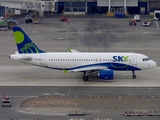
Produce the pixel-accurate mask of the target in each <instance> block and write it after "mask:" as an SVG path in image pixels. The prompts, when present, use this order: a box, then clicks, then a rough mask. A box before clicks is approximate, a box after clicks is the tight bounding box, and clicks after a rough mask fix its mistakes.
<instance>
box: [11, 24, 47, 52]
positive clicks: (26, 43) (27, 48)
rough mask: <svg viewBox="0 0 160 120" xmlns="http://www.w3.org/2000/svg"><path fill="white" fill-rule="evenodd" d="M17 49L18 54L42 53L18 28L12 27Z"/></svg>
mask: <svg viewBox="0 0 160 120" xmlns="http://www.w3.org/2000/svg"><path fill="white" fill-rule="evenodd" d="M13 32H14V37H15V40H16V44H17V49H18V52H19V53H20V54H31V53H44V52H43V51H42V50H40V49H39V48H38V47H37V46H36V45H35V44H34V43H33V42H32V40H31V39H30V38H29V37H28V35H27V34H26V33H25V32H24V31H23V30H22V29H21V28H20V27H18V26H15V27H13Z"/></svg>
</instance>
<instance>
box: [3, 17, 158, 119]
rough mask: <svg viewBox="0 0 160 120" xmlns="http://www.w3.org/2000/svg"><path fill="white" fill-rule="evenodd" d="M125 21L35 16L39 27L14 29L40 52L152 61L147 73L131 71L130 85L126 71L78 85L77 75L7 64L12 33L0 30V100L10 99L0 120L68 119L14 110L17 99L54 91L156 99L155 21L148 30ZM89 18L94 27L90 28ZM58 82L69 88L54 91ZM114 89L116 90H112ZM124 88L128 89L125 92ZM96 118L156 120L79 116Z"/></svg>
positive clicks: (21, 64) (57, 88)
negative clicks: (143, 57) (111, 55)
mask: <svg viewBox="0 0 160 120" xmlns="http://www.w3.org/2000/svg"><path fill="white" fill-rule="evenodd" d="M129 19H130V18H129ZM129 19H114V18H111V17H109V18H106V17H95V16H91V17H84V18H83V17H72V16H70V23H65V22H60V21H59V18H58V17H53V18H41V20H42V23H41V24H24V23H23V24H20V26H21V27H22V28H23V29H24V30H25V31H26V33H27V34H28V35H29V36H30V37H31V38H32V39H33V41H34V42H35V43H36V44H37V46H39V47H40V48H41V49H42V50H44V51H52V52H54V51H55V52H56V51H60V52H61V51H62V52H64V51H67V50H68V48H73V49H77V50H78V51H82V52H86V51H94V52H138V53H142V54H145V55H147V56H149V57H150V58H151V59H153V60H154V61H156V62H157V67H156V68H155V69H153V70H149V71H141V72H136V74H137V79H136V80H135V81H133V79H132V78H131V73H128V72H127V73H126V72H124V73H123V72H122V73H121V72H117V73H116V75H115V80H114V81H110V82H103V81H100V80H99V79H97V78H94V79H93V78H92V79H91V81H89V82H87V83H86V82H85V83H84V82H83V81H82V74H81V73H71V74H70V73H69V74H68V73H67V75H64V74H63V73H62V72H59V71H58V72H57V71H52V70H46V69H44V68H38V67H35V66H34V67H33V66H30V65H27V64H23V63H20V62H18V61H14V60H10V59H8V56H9V55H10V54H12V53H14V51H16V50H17V49H16V46H15V42H14V38H13V34H12V31H7V32H5V31H0V68H1V70H0V76H1V77H0V81H1V82H0V83H1V86H11V87H0V95H1V97H2V96H3V95H4V94H7V95H9V96H11V100H12V102H13V107H11V108H0V111H1V112H0V119H7V118H22V119H23V120H33V119H36V118H44V119H46V120H51V119H56V120H66V119H68V118H73V117H68V116H53V115H37V114H28V113H23V112H21V111H19V106H20V104H21V102H22V101H23V100H25V99H28V98H30V97H32V96H40V95H44V94H46V93H49V94H50V95H55V94H57V93H60V94H58V95H66V96H73V97H87V96H95V95H96V96H106V97H119V96H121V97H139V98H141V97H142V98H144V97H146V98H153V99H157V100H159V81H160V76H159V75H160V74H159V65H160V54H159V53H160V49H159V46H160V42H159V29H158V26H159V24H160V23H159V22H158V23H156V22H154V24H153V25H151V26H150V27H143V26H142V22H143V21H144V20H146V19H147V18H146V17H145V18H144V19H143V20H142V21H141V22H139V23H137V26H128V20H129ZM93 20H94V24H92V23H93ZM91 33H92V34H91ZM59 84H62V85H60V86H69V87H55V86H59ZM85 84H87V85H86V86H87V87H78V85H80V86H85ZM29 85H32V87H26V86H29ZM90 85H91V86H94V88H92V87H88V86H90ZM120 85H121V88H117V86H120ZM134 85H135V86H134ZM12 86H23V87H12ZM38 86H44V87H38ZM48 86H54V87H48ZM71 86H76V87H71ZM95 86H97V87H95ZM99 86H103V87H104V88H102V87H99ZM106 86H107V87H109V88H107V87H106ZM111 86H112V87H111ZM127 86H128V88H126V87H127ZM133 86H134V87H133ZM136 86H137V87H136ZM141 86H143V88H141ZM124 87H125V88H124ZM129 87H131V88H129ZM102 104H103V103H102ZM157 108H158V109H160V106H159V105H157ZM97 117H99V118H102V117H103V118H104V117H105V118H112V119H113V120H122V119H123V120H128V119H131V120H139V119H142V120H143V119H144V120H150V119H153V120H158V119H159V117H158V116H157V117H153V116H152V117H147V116H142V117H129V118H128V117H125V116H123V115H119V114H114V113H113V114H97V115H96V114H91V115H87V116H85V117H82V118H86V119H87V120H91V119H93V118H97Z"/></svg>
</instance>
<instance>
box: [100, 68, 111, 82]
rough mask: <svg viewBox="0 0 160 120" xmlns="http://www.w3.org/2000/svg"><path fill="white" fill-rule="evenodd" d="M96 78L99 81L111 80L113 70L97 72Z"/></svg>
mask: <svg viewBox="0 0 160 120" xmlns="http://www.w3.org/2000/svg"><path fill="white" fill-rule="evenodd" d="M98 76H99V78H100V79H105V80H112V79H113V78H114V71H113V70H99V72H98Z"/></svg>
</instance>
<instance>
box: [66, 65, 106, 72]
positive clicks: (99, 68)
mask: <svg viewBox="0 0 160 120" xmlns="http://www.w3.org/2000/svg"><path fill="white" fill-rule="evenodd" d="M102 69H108V68H107V67H106V66H89V67H83V68H75V69H72V70H68V72H83V71H92V70H102Z"/></svg>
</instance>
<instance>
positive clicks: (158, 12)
mask: <svg viewBox="0 0 160 120" xmlns="http://www.w3.org/2000/svg"><path fill="white" fill-rule="evenodd" d="M154 20H160V10H155V11H154Z"/></svg>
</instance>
